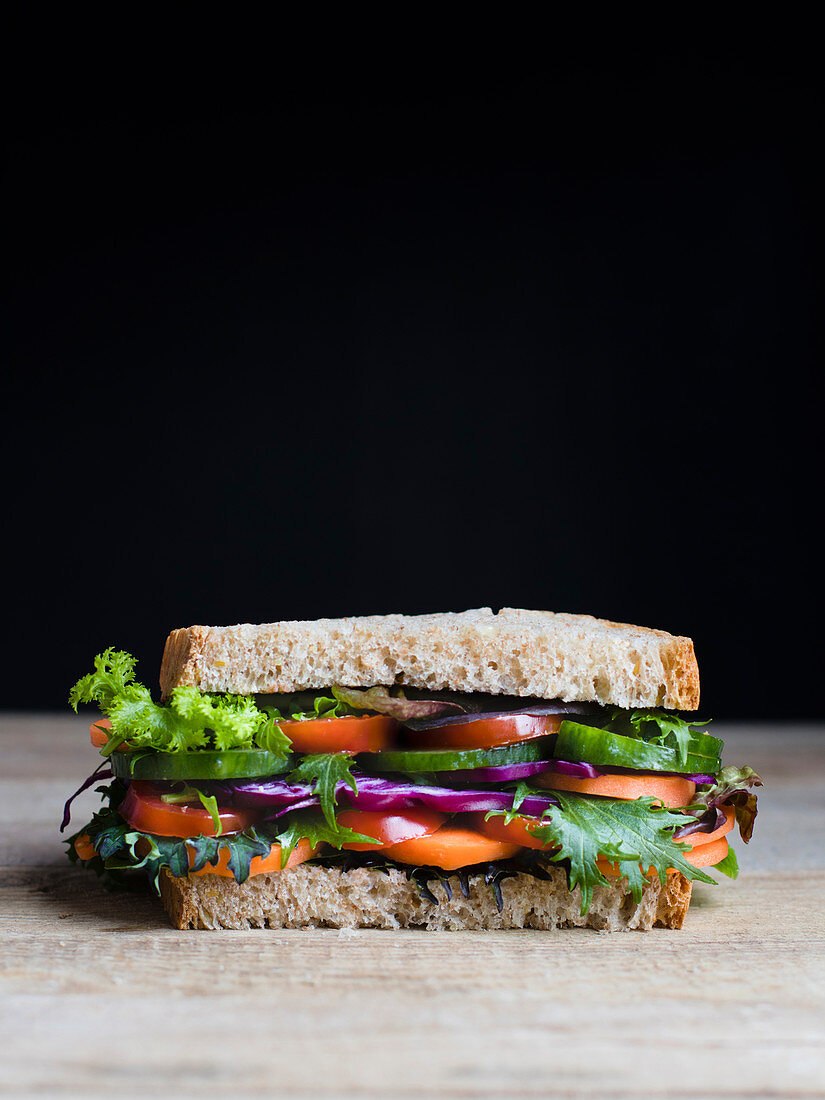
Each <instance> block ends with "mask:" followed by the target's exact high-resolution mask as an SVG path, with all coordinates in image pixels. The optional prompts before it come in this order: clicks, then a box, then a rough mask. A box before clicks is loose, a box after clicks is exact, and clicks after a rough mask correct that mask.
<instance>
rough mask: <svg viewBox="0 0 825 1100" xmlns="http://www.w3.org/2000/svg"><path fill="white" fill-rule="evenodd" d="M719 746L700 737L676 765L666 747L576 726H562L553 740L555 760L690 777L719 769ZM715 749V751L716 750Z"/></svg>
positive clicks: (675, 758)
mask: <svg viewBox="0 0 825 1100" xmlns="http://www.w3.org/2000/svg"><path fill="white" fill-rule="evenodd" d="M721 745H722V742H721V741H719V739H718V738H716V737H710V736H709V735H708V734H702V735H700V737H698V738H697V739H696V741H694V742H692V743H691V748H692V749H696V751H691V752H689V753H688V755H687V761H686V762H685V763H680V762H679V752H678V750H677V749H675V748H672V747H671V746H670V745H653V744H651V743H650V742H649V741H640V740H637V739H636V738H635V737H623V736H622V735H621V734H619V733H609V732H608V731H607V730H600V729H594V728H593V727H592V726H583V725H581V723H579V722H562V724H561V727H560V728H559V733H558V736H557V738H556V748H555V756H556V759H557V760H571V761H577V760H582V761H584V762H585V763H587V764H595V765H596V767H598V766H599V764H601V765H603V766H604V767H608V768H637V769H639V770H644V771H651V772H679V773H681V774H682V775H691V774H693V773H696V772H703V773H707V774H709V775H715V774H716V773H717V772H718V771H719V769H720V768H721V766H722V761H721V760H720V759H719V755H718V752H719V749H721ZM717 746H718V747H717Z"/></svg>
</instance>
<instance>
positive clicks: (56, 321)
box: [2, 28, 821, 718]
mask: <svg viewBox="0 0 825 1100" xmlns="http://www.w3.org/2000/svg"><path fill="white" fill-rule="evenodd" d="M158 37H159V38H162V37H163V36H158ZM529 37H530V35H529V32H528V33H526V34H525V40H526V39H529ZM82 38H83V36H82V35H81V34H80V33H79V32H78V31H77V29H76V28H75V34H74V37H73V39H72V42H71V49H69V48H66V46H65V44H63V45H61V43H60V41H59V40H58V39H59V36H57V37H56V38H55V40H54V41H53V42H52V43H51V45H50V49H49V50H48V51H44V50H43V49H42V43H41V42H38V43H37V48H36V49H35V48H33V46H32V40H31V38H28V37H26V36H25V35H24V36H22V37H21V44H20V46H21V50H22V51H23V52H24V53H25V54H26V59H25V62H24V64H22V65H21V73H22V74H23V75H21V78H20V80H19V82H18V83H17V85H16V87H15V92H14V97H13V101H12V107H13V110H12V112H11V115H12V117H11V118H10V119H9V122H8V125H7V146H8V157H7V173H6V196H7V200H6V209H7V211H8V212H9V213H10V219H9V220H10V223H11V226H10V227H11V267H10V275H11V279H10V282H11V286H10V291H11V293H10V301H11V310H10V318H11V348H12V356H13V359H12V371H11V372H10V380H9V381H8V382H7V387H8V399H7V402H6V405H5V416H4V452H5V458H4V466H5V470H6V478H5V484H6V487H7V494H6V497H7V503H6V508H5V513H6V517H7V527H6V535H5V542H6V546H7V550H8V551H9V552H10V554H9V563H8V564H7V567H6V577H5V582H6V583H5V585H4V588H5V593H4V602H5V631H4V635H5V637H4V648H6V649H7V653H6V655H5V657H4V669H5V674H6V675H5V677H4V691H3V695H2V702H3V703H4V704H5V705H7V706H11V707H41V708H43V707H60V706H62V705H63V704H64V701H65V696H66V692H67V690H68V687H69V686H70V684H71V683H72V682H73V681H74V679H76V678H77V677H78V676H80V675H81V674H83V673H84V672H85V671H87V669H88V667H89V665H90V659H91V656H92V654H93V653H95V652H97V651H98V650H100V649H101V648H103V647H104V646H105V645H108V644H115V645H117V646H119V647H122V648H126V649H129V650H130V651H132V652H134V653H135V654H136V655H138V656H139V657H140V658H141V660H142V665H141V671H142V674H143V676H144V678H145V679H146V681H147V682H150V683H154V682H155V680H156V673H157V668H158V666H159V660H160V653H161V647H162V644H163V640H164V638H165V636H166V634H167V632H168V631H169V630H170V629H171V628H172V627H175V626H181V625H187V624H190V623H234V622H244V621H252V622H261V621H270V620H274V619H281V618H314V617H318V616H323V615H333V616H334V615H349V614H359V613H373V612H385V611H405V612H422V611H431V610H447V609H456V610H457V609H462V608H465V607H475V606H483V605H492V606H493V607H499V606H502V605H510V606H516V607H539V608H551V609H556V610H569V611H582V612H589V613H592V614H596V615H600V616H604V617H610V618H613V619H618V620H623V621H630V622H638V623H643V624H645V625H651V626H657V627H661V628H663V629H667V630H670V631H672V632H674V633H680V634H688V635H690V636H692V637H693V638H694V639H695V641H696V645H697V652H698V656H699V662H700V668H701V669H702V672H703V697H704V702H705V707H706V709H707V711H708V713H710V714H715V715H718V716H720V717H729V718H731V717H760V716H773V717H780V716H792V717H811V716H814V715H815V714H817V708H816V704H815V702H814V701H812V692H811V690H810V689H811V687H812V686H813V685H814V683H815V682H816V681H817V680H818V679H821V671H820V669H821V659H820V653H819V650H820V649H821V647H820V646H819V645H818V640H817V636H818V633H819V628H818V626H817V616H818V615H819V614H820V597H821V589H820V586H819V569H818V568H815V566H814V555H815V554H816V558H817V561H818V560H820V558H821V540H819V539H818V538H817V539H815V538H814V535H813V528H814V521H815V519H816V518H817V515H818V513H819V511H820V510H821V484H820V471H819V455H820V435H821V404H820V401H821V397H820V392H819V385H818V379H817V378H815V374H814V329H813V309H814V260H813V245H812V242H811V229H812V215H813V211H814V208H815V205H816V202H817V201H818V200H817V198H816V196H817V195H818V193H819V184H818V182H817V180H816V177H815V170H816V168H817V165H816V164H815V156H816V146H817V143H818V141H819V127H818V124H817V121H816V111H815V100H814V84H813V74H812V67H811V65H810V64H809V63H808V61H807V60H806V57H805V55H804V53H803V52H802V50H801V49H799V48H796V47H795V48H790V49H787V50H785V49H783V50H781V51H780V50H779V49H778V48H777V49H775V50H774V51H770V50H768V52H765V51H761V52H760V51H757V52H753V51H749V50H746V49H745V48H744V47H743V48H741V49H740V50H737V49H736V48H726V49H724V50H722V49H719V50H717V51H712V50H708V49H705V50H703V51H699V52H696V51H691V50H688V49H683V50H679V49H675V48H664V47H663V46H661V45H660V46H659V47H658V48H657V49H655V50H654V51H650V50H648V49H643V48H641V47H639V48H637V49H635V50H628V49H625V50H622V51H621V52H613V51H609V50H605V51H603V52H602V53H599V52H596V51H593V50H591V49H588V50H586V51H580V52H579V53H577V54H575V56H574V55H572V54H567V55H565V56H564V57H556V58H554V59H553V61H552V63H550V62H549V61H548V60H547V59H546V58H545V59H544V60H541V59H537V58H534V57H533V56H532V54H531V55H530V56H527V55H526V53H524V52H522V51H520V50H518V49H515V50H508V51H505V52H506V56H504V52H502V53H501V54H497V53H496V52H495V50H494V48H492V47H490V48H488V49H487V50H486V52H484V53H483V54H482V53H479V52H476V51H474V50H472V49H467V50H464V51H462V52H457V51H455V50H453V49H447V48H445V49H443V50H442V51H441V52H440V53H439V54H438V56H434V55H427V56H424V55H421V54H416V53H415V51H411V56H405V57H404V58H402V57H401V56H400V54H397V53H395V52H392V51H386V50H385V51H383V52H380V53H375V52H370V51H369V50H365V51H364V57H363V59H361V58H359V59H358V61H357V62H356V61H355V60H354V59H353V58H352V57H351V56H350V55H348V54H347V55H346V56H345V59H344V60H342V55H341V54H339V53H337V52H336V51H335V49H334V47H329V48H328V49H327V51H325V52H323V53H321V52H319V51H318V50H316V48H315V46H314V44H313V43H312V42H309V43H306V42H304V44H303V46H302V47H301V48H300V49H299V48H297V47H296V48H295V50H293V49H292V44H291V43H290V41H289V40H288V39H286V40H283V41H280V42H279V44H278V49H277V51H276V55H277V56H274V57H271V58H269V60H267V59H266V56H265V55H266V50H262V49H260V48H257V47H256V43H255V38H256V34H255V30H254V28H249V29H248V32H247V38H246V42H245V45H244V48H243V49H241V48H239V46H238V42H237V40H235V41H233V42H232V43H231V44H229V43H227V44H225V46H224V47H221V45H220V42H217V43H216V42H213V44H212V45H211V47H210V49H209V50H205V49H201V48H200V47H199V46H197V45H196V44H194V43H191V42H190V43H189V48H183V43H184V39H183V38H179V37H178V38H176V39H175V41H174V42H169V41H165V42H164V44H163V45H158V44H157V43H155V48H147V47H146V46H145V43H140V44H136V43H135V42H132V41H131V39H130V38H129V36H128V35H126V36H124V35H122V34H121V35H119V36H118V37H117V38H116V39H114V38H112V39H110V41H109V46H108V48H107V49H105V50H98V49H94V48H92V47H91V46H89V44H88V43H85V44H84V43H82V42H81V39H82ZM491 49H492V50H493V52H490V51H491ZM26 51H28V53H27V52H26ZM818 500H819V503H817V501H818ZM816 526H817V527H818V524H817V525H816ZM796 685H799V687H796Z"/></svg>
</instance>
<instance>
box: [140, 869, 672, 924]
mask: <svg viewBox="0 0 825 1100" xmlns="http://www.w3.org/2000/svg"><path fill="white" fill-rule="evenodd" d="M448 881H449V886H450V890H449V891H448V890H446V889H445V886H444V883H438V882H436V883H431V884H430V889H431V890H432V892H433V893H434V894H435V896H436V897H437V898H438V904H433V903H432V901H430V900H428V899H427V898H425V897H423V896H422V894H421V892H420V890H419V888H418V886H417V885H416V884H415V883H414V882H410V880H409V879H408V878H407V876H406V875H405V874H404V873H403V872H402V871H399V870H398V869H397V868H394V867H391V868H389V869H388V870H387V871H386V872H384V871H382V870H378V869H376V868H368V867H356V868H354V869H352V870H348V871H342V870H340V869H338V868H335V867H322V866H315V865H312V864H301V865H300V866H299V867H293V868H291V869H289V870H287V871H281V872H279V873H273V874H262V875H255V876H253V877H252V878H250V879H247V881H246V882H245V883H243V884H242V885H239V884H238V883H237V882H236V881H235V879H234V878H224V877H222V876H219V875H199V876H189V877H187V878H175V876H174V875H172V874H171V872H170V871H169V870H168V868H164V871H163V874H162V876H161V882H160V887H161V897H162V898H163V903H164V906H165V907H166V911H167V913H168V914H169V916H170V918H171V920H172V923H173V924H174V925H175V927H176V928H181V929H187V928H199V929H210V930H216V929H221V928H229V929H236V930H237V929H249V928H422V929H426V930H428V931H461V930H465V931H485V930H486V931H493V930H501V929H511V928H535V929H543V930H548V929H552V928H595V929H599V930H601V931H605V932H619V931H623V932H629V931H634V930H637V931H643V932H647V931H649V930H650V929H651V928H652V927H653V926H654V925H659V926H662V927H665V928H681V927H682V923H683V922H684V919H685V915H686V914H687V911H688V907H689V905H690V895H691V883H690V882H689V881H688V879H686V878H685V877H684V876H683V875H682V874H679V873H678V872H671V873H670V874H669V875H668V877H667V882H666V885H665V886H662V885H661V884H660V883H659V881H658V879H653V880H652V881H651V882H650V883H649V884H648V885H647V886H646V888H645V891H644V894H643V895H642V900H641V901H640V902H639V903H638V904H637V903H636V902H634V901H633V898H632V897H631V896H630V895H629V894H625V893H624V892H623V891H622V889H621V888H620V887H619V886H618V885H616V886H596V887H595V889H594V891H593V902H592V904H591V906H590V909H589V910H588V912H587V914H586V915H585V916H582V915H581V899H580V894H579V889H578V887H577V888H576V889H575V890H574V891H573V892H572V893H571V892H570V891H569V890H568V888H567V881H566V877H565V874H564V871H562V870H561V868H555V869H554V870H553V872H552V877H551V879H550V880H549V881H546V882H545V881H542V880H539V879H536V878H533V877H532V876H531V875H525V874H519V875H515V876H514V877H512V878H508V879H504V880H503V881H502V882H501V884H500V886H501V895H502V902H503V904H502V908H501V911H499V909H498V906H497V904H496V899H495V896H494V894H493V891H492V889H491V887H489V886H488V885H486V884H485V883H484V881H483V879H482V878H481V877H480V876H476V877H475V878H471V879H470V889H469V894H470V896H469V897H468V898H465V897H464V895H463V894H462V892H461V887H460V884H459V881H458V879H457V878H456V877H455V876H451V877H450V878H449V880H448ZM450 894H451V896H450Z"/></svg>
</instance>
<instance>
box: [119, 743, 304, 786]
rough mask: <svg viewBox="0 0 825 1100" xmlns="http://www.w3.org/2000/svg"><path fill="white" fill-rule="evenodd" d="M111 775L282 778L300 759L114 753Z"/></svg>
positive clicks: (254, 752) (239, 752) (259, 753)
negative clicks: (270, 776)
mask: <svg viewBox="0 0 825 1100" xmlns="http://www.w3.org/2000/svg"><path fill="white" fill-rule="evenodd" d="M110 760H111V762H112V771H113V772H114V773H115V775H117V776H119V777H120V778H121V779H255V778H258V777H259V776H266V775H281V774H282V773H283V772H287V771H290V770H291V769H292V768H294V767H295V765H296V763H297V760H298V758H297V756H295V754H294V753H293V754H290V755H289V756H282V755H280V754H279V753H275V752H266V751H265V750H264V749H229V750H227V751H226V752H213V751H211V750H203V751H196V752H152V753H141V752H113V753H112V755H111V757H110Z"/></svg>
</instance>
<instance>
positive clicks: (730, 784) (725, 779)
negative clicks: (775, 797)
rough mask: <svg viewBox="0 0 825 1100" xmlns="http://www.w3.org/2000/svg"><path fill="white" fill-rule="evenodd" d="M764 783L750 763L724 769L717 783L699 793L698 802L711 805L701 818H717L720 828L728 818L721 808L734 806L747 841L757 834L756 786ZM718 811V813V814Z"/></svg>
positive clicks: (712, 819)
mask: <svg viewBox="0 0 825 1100" xmlns="http://www.w3.org/2000/svg"><path fill="white" fill-rule="evenodd" d="M761 786H762V780H761V779H760V777H759V776H758V775H757V774H756V772H755V771H754V770H753V768H749V767H747V766H746V767H743V768H734V767H732V766H731V767H727V768H722V770H721V771H720V772H719V775H718V776H717V778H716V782H715V784H714V785H713V786H712V787H710V788H709V789H708V790H706V791H701V792H698V793H697V795H696V798H695V805H697V806H707V810H706V811H705V813H704V814H702V816H701V818H700V819H699V820H701V821H703V822H704V821H705V820H706V819H707V821H708V822H712V821H715V822H716V824H715V825H714V826H713V828H718V827H719V826H720V825H721V824H722V822H723V820H724V814H723V813H722V812H721V810H720V807H721V806H733V808H734V812H735V814H736V823H737V825H738V826H739V832H740V834H741V836H742V839H743V840H744V842H745V843H746V844H747V843H748V841H749V840H750V838H751V836H752V835H753V824H754V822H755V821H756V812H757V809H756V795H755V794H754V793H753V791H752V788H753V787H761ZM714 811H718V813H716V814H714ZM688 828H690V826H688ZM713 828H709V829H707V831H708V832H713ZM694 831H695V830H694Z"/></svg>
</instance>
